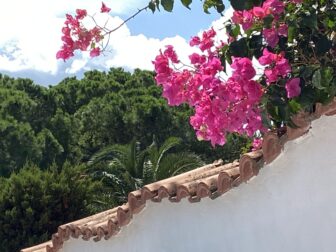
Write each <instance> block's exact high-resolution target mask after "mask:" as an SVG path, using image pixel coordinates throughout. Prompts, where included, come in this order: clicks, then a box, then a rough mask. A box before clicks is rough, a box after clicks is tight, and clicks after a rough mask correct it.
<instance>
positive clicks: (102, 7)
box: [100, 2, 111, 13]
mask: <svg viewBox="0 0 336 252" xmlns="http://www.w3.org/2000/svg"><path fill="white" fill-rule="evenodd" d="M110 11H111V8H109V7H107V6H106V5H105V4H104V2H102V6H101V8H100V12H101V13H109V12H110Z"/></svg>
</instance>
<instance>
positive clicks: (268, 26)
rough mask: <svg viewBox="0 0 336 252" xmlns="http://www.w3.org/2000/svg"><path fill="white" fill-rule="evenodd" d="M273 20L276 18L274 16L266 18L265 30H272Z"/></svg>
mask: <svg viewBox="0 0 336 252" xmlns="http://www.w3.org/2000/svg"><path fill="white" fill-rule="evenodd" d="M273 20H274V16H273V15H272V14H269V15H267V16H266V17H264V26H265V28H271V27H272V22H273Z"/></svg>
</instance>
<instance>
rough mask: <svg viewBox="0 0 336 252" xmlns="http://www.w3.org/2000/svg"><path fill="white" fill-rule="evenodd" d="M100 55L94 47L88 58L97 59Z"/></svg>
mask: <svg viewBox="0 0 336 252" xmlns="http://www.w3.org/2000/svg"><path fill="white" fill-rule="evenodd" d="M99 55H100V48H99V47H95V48H93V49H92V50H91V51H90V57H92V58H93V57H97V56H99Z"/></svg>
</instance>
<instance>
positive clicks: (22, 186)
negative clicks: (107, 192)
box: [0, 164, 101, 252]
mask: <svg viewBox="0 0 336 252" xmlns="http://www.w3.org/2000/svg"><path fill="white" fill-rule="evenodd" d="M82 170H83V167H81V166H70V165H69V164H65V165H64V166H63V169H62V171H61V172H58V171H57V169H52V170H48V171H41V170H40V169H39V168H37V167H35V166H33V165H27V166H26V167H25V168H23V169H22V170H21V171H20V172H19V173H17V174H15V173H13V174H12V175H11V176H10V178H8V179H0V182H1V187H0V212H1V215H0V227H1V228H0V251H3V252H12V251H18V250H19V249H21V248H23V247H27V246H31V245H34V244H36V243H41V242H43V241H45V240H47V239H50V237H51V234H52V233H54V232H55V231H56V230H57V227H58V226H59V225H61V224H63V223H66V222H69V221H72V220H74V219H78V218H81V217H84V216H86V215H90V214H92V209H93V207H92V206H93V205H94V204H95V203H94V202H95V198H97V196H98V192H99V190H100V189H101V187H100V184H99V183H97V182H92V180H91V179H90V178H88V177H86V176H83V171H82Z"/></svg>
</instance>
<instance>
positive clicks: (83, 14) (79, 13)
mask: <svg viewBox="0 0 336 252" xmlns="http://www.w3.org/2000/svg"><path fill="white" fill-rule="evenodd" d="M76 14H77V15H76V18H77V19H83V18H85V17H86V15H87V12H86V10H81V9H77V10H76Z"/></svg>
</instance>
